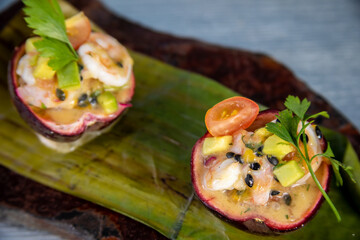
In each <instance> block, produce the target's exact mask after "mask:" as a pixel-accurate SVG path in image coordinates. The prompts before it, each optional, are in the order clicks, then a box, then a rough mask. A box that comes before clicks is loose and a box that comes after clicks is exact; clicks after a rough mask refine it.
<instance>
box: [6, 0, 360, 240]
mask: <svg viewBox="0 0 360 240" xmlns="http://www.w3.org/2000/svg"><path fill="white" fill-rule="evenodd" d="M13 2H15V0H0V10H4V9H5V8H6V7H7V6H9V5H10V4H11V3H13ZM102 2H103V3H104V4H105V5H106V6H107V7H108V8H109V9H112V11H114V12H115V13H117V14H119V15H122V16H124V17H126V18H128V19H130V20H132V21H134V22H137V23H140V24H142V25H144V26H146V27H149V28H152V29H155V30H158V31H162V32H166V33H171V34H174V35H178V36H182V37H191V38H196V39H199V40H202V41H206V42H210V43H214V44H219V45H223V46H228V47H234V48H242V49H246V50H251V51H255V52H262V53H266V54H268V55H270V56H272V57H273V58H275V59H276V60H278V61H279V62H281V63H283V64H285V65H286V66H287V67H289V68H290V69H291V70H292V71H293V72H294V73H295V74H296V75H297V76H298V77H299V78H300V79H302V80H303V81H304V82H306V83H307V84H308V85H309V86H310V87H311V88H312V89H313V90H315V91H316V92H317V93H319V94H320V95H322V96H323V97H325V98H326V99H327V100H328V101H329V102H330V103H331V104H332V105H333V106H335V108H337V109H338V110H339V111H340V112H342V113H343V115H344V116H345V117H346V118H348V119H349V120H350V122H352V123H353V124H354V125H355V126H356V127H357V128H358V129H360V93H359V90H360V1H358V0H317V1H311V0H303V1H296V0H288V1H283V0H271V1H269V0H256V1H250V0H222V1H214V0H196V1H194V0H131V1H125V0H123V1H120V0H102ZM0 239H2V240H8V239H23V240H24V239H25V240H26V239H47V240H52V239H59V238H57V237H55V236H50V235H47V234H45V233H40V232H35V231H28V230H24V229H21V230H20V228H16V227H10V226H8V225H6V224H4V223H1V214H0Z"/></svg>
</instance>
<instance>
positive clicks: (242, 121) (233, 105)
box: [205, 97, 259, 137]
mask: <svg viewBox="0 0 360 240" xmlns="http://www.w3.org/2000/svg"><path fill="white" fill-rule="evenodd" d="M258 113H259V106H258V105H257V104H256V103H255V102H254V101H252V100H250V99H248V98H245V97H232V98H228V99H225V100H224V101H221V102H219V103H217V104H216V105H215V106H213V107H212V108H210V109H209V110H208V111H207V112H206V116H205V124H206V128H207V129H208V131H209V133H210V134H211V135H213V136H215V137H217V136H224V135H229V134H232V133H233V132H235V131H237V130H239V129H246V128H247V127H249V126H250V125H251V123H252V122H253V121H254V120H255V118H256V116H257V115H258Z"/></svg>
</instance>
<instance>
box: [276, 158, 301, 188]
mask: <svg viewBox="0 0 360 240" xmlns="http://www.w3.org/2000/svg"><path fill="white" fill-rule="evenodd" d="M273 173H274V175H275V176H276V178H277V179H278V180H279V182H280V183H281V185H283V186H284V187H289V186H291V185H292V184H294V183H296V182H297V181H298V180H299V179H300V178H302V177H303V176H304V175H305V173H304V171H303V169H302V168H301V167H300V166H299V164H298V163H297V162H296V161H294V160H291V161H289V162H287V163H285V164H284V165H282V166H279V167H277V168H275V170H274V172H273Z"/></svg>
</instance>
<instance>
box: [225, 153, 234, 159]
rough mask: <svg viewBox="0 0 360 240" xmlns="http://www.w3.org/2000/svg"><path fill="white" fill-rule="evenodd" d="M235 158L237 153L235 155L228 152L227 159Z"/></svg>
mask: <svg viewBox="0 0 360 240" xmlns="http://www.w3.org/2000/svg"><path fill="white" fill-rule="evenodd" d="M234 156H235V153H233V152H227V153H226V157H227V158H233V157H234Z"/></svg>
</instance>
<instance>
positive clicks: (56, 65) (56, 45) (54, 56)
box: [34, 38, 77, 71]
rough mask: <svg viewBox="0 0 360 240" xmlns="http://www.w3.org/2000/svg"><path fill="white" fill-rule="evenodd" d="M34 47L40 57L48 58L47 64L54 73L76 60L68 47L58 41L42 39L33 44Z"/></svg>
mask: <svg viewBox="0 0 360 240" xmlns="http://www.w3.org/2000/svg"><path fill="white" fill-rule="evenodd" d="M34 45H35V47H36V49H37V50H38V51H39V52H40V55H41V56H43V57H48V58H50V61H49V63H48V64H49V66H50V67H51V68H52V69H54V71H59V70H60V69H61V68H63V67H65V65H67V64H69V63H70V62H75V61H76V60H77V57H76V56H74V54H73V53H72V52H71V49H70V48H69V46H68V45H67V44H66V43H64V42H61V41H59V40H56V39H51V40H50V39H49V38H44V39H42V40H39V41H36V42H34ZM58 53H61V55H60V54H58Z"/></svg>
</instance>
